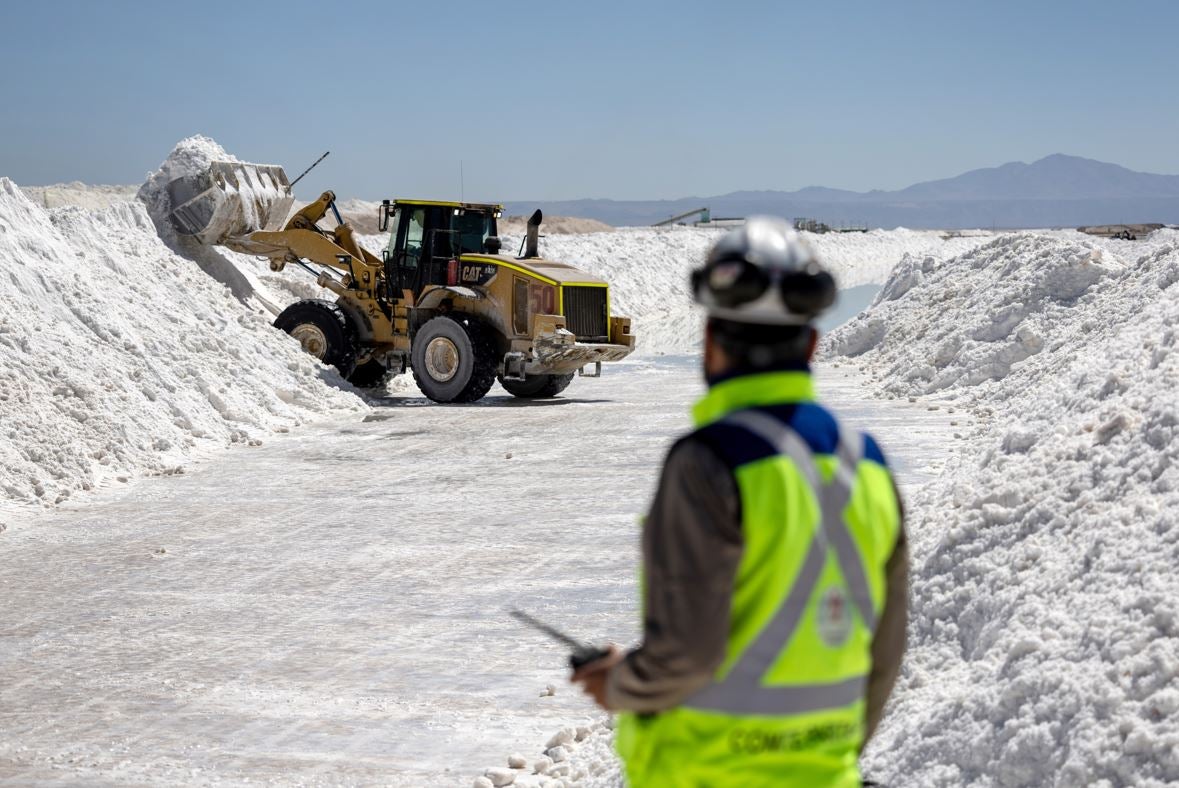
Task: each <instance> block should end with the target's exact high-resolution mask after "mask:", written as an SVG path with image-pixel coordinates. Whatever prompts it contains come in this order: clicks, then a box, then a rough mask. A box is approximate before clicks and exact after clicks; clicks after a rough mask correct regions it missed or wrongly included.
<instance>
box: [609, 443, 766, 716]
mask: <svg viewBox="0 0 1179 788" xmlns="http://www.w3.org/2000/svg"><path fill="white" fill-rule="evenodd" d="M742 547H743V544H742V537H741V502H740V494H739V493H738V491H737V483H736V481H735V480H734V479H733V475H732V472H730V471H729V469H728V468H727V467H726V466H725V464H724V463H723V462H722V461H721V460H720V458H719V457H717V456H716V454H715V453H714V452H713V451H712V449H710V448H709V447H708V446H707V445H706V444H704V443H703V442H701V441H699V440H696V439H693V438H691V437H689V438H685V439H684V440H681V441H680V442H679V443H677V444H676V445H675V446H674V447H672V450H671V452H670V453H669V454H668V456H667V460H666V462H665V463H664V465H663V475H662V477H661V479H660V481H659V489H658V491H657V492H656V495H655V501H654V502H653V503H652V505H651V511H650V513H649V514H648V515H647V520H646V522H645V524H644V526H643V570H644V574H645V588H644V592H643V611H644V613H643V643H642V645H641V646H639V647H638V648H637V649H635V650H634V651H631V652H630V653H629V654H628V655H627V656H626V659H625V660H623V661H622V662H621V663H619V664H618V665H617V666H616V667H615V668H614V669H613V670H612V671H611V672H610V676H609V679H608V682H607V690H606V701H607V704H608V705H609V706H610V707H611V708H613V709H617V710H628V711H637V712H654V711H662V710H664V709H670V708H672V707H674V706H677V705H679V704H680V703H681V702H682V701H683V700H684V699H685V698H687V697H688V696H689V695H691V694H692V693H693V692H695V691H696V690H697V689H699V688H701V687H703V686H704V685H705V684H707V683H708V682H709V680H710V679H711V678H712V675H713V673H715V671H716V669H717V668H718V667H720V665H721V663H722V662H724V659H725V647H726V643H727V642H728V636H729V611H730V609H731V606H732V604H731V598H732V593H733V579H734V577H735V576H736V574H737V565H738V563H739V562H740V560H741V552H742Z"/></svg>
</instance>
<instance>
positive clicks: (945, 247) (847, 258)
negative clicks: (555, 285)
mask: <svg viewBox="0 0 1179 788" xmlns="http://www.w3.org/2000/svg"><path fill="white" fill-rule="evenodd" d="M541 231H542V232H543V231H544V225H541ZM724 232H726V231H725V230H722V229H713V228H710V229H705V228H693V227H658V228H652V227H635V228H625V229H621V230H617V231H615V232H608V233H607V232H602V233H590V234H583V235H550V236H548V237H546V238H544V239H543V240H542V241H541V248H540V251H541V254H542V255H543V256H544V257H547V258H550V259H553V260H559V261H561V262H566V263H570V264H571V265H575V266H577V267H578V268H582V269H584V270H586V271H588V272H589V273H591V274H594V275H595V276H600V277H602V278H603V279H605V280H606V281H608V282H609V283H610V300H611V311H612V312H613V313H614V314H619V315H627V316H629V317H631V318H632V319H633V321H634V332H635V335H636V336H637V337H638V342H637V346H636V353H637V354H639V355H646V354H665V353H690V352H695V351H698V350H699V349H700V344H701V341H702V338H703V334H702V332H703V323H704V315H703V312H701V311H700V310H699V309H697V308H696V307H695V306H693V304H692V293H691V291H690V288H689V276H690V273H691V271H692V269H693V268H696V267H698V266H700V265H702V264H703V262H704V259H705V257H706V256H707V254H708V249H709V248H710V247H711V246H712V244H713V243H715V242H716V240H717V239H718V238H719V237H720V236H721V235H722V234H723V233H724ZM803 236H804V237H805V238H806V239H807V241H808V242H809V243H811V244H812V245H813V246H814V248H815V251H816V253H817V254H818V255H819V257H820V259H821V260H822V261H823V262H824V263H825V264H826V265H827V266H828V267H829V268H830V269H831V271H832V273H834V275H835V276H836V279H837V280H838V282H839V284H840V286H841V287H844V288H848V287H855V286H858V285H864V284H876V283H880V282H883V281H884V280H885V279H886V278H887V277H888V275H889V273H890V272H891V271H892V269H893V267H894V266H895V265H896V264H897V263H899V262H900V261H901V259H902V258H903V257H904V255H905V254H912V253H920V254H923V255H930V256H932V257H933V258H934V259H942V258H943V257H951V256H954V255H957V254H961V253H962V252H963V251H965V250H967V249H972V248H974V247H975V246H978V245H980V244H982V243H985V242H986V241H987V240H989V237H987V236H982V237H966V238H953V239H948V240H943V239H942V237H941V236H940V234H938V233H936V232H930V231H914V230H905V229H899V230H873V231H871V232H868V233H847V234H842V233H838V234H836V233H833V234H827V235H814V234H812V233H803ZM519 243H520V239H519V238H517V237H506V238H505V241H504V249H505V251H507V252H509V253H514V252H515V251H516V250H517V249H518V248H519Z"/></svg>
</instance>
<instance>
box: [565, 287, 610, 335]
mask: <svg viewBox="0 0 1179 788" xmlns="http://www.w3.org/2000/svg"><path fill="white" fill-rule="evenodd" d="M562 290H563V295H562V299H563V302H564V307H565V309H564V312H565V323H566V324H567V325H568V328H569V330H570V331H572V332H573V333H574V335H576V337H577V339H578V341H579V342H607V341H609V333H610V332H609V328H608V316H607V314H606V288H605V287H578V286H573V287H565V288H562Z"/></svg>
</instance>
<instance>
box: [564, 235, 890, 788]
mask: <svg viewBox="0 0 1179 788" xmlns="http://www.w3.org/2000/svg"><path fill="white" fill-rule="evenodd" d="M692 287H693V291H694V295H695V299H696V301H697V302H698V303H700V304H701V305H702V306H704V307H705V309H706V310H707V313H708V315H707V323H706V332H705V341H704V358H703V364H704V373H705V377H706V379H707V382H708V385H709V390H708V393H707V395H706V396H705V397H704V398H703V399H702V400H701V401H700V402H699V403H698V404H697V405H696V406H695V408H694V410H693V417H694V421H695V423H696V430H695V431H694V432H692V433H691V434H689V435H687V436H686V437H684V438H682V439H680V440H679V441H678V442H677V443H676V444H675V445H674V446H673V447H672V448H671V450H670V452H669V453H668V455H667V459H666V460H665V462H664V466H663V472H662V476H661V478H660V482H659V488H658V490H657V491H656V494H655V500H654V502H653V504H652V505H651V509H650V512H649V514H648V516H647V518H646V520H645V523H644V526H643V536H642V554H643V570H644V581H643V588H644V591H643V609H644V613H643V640H642V643H641V644H640V645H639V646H638V647H637V648H635V649H634V650H632V651H630V652H629V653H626V654H623V652H622V651H621V650H619V649H618V648H617V647H612V648H611V651H610V655H609V656H607V657H605V658H603V659H600V660H598V661H596V662H593V663H590V664H589V665H587V666H584V667H583V668H581V669H579V670H577V671H576V672H575V673H574V674H573V680H574V682H576V683H578V684H580V685H581V686H582V688H583V689H584V691H585V692H586V693H587V694H589V695H590V696H591V697H592V698H593V699H594V701H595V702H597V704H598V705H600V706H601V707H602V708H605V709H608V710H611V711H618V712H623V713H622V715H621V717H620V719H619V721H618V724H617V729H616V746H617V749H618V752H619V754H620V756H621V757H622V760H623V763H624V765H625V770H626V775H627V778H628V783H629V785H631V786H633V788H649V787H650V786H676V788H680V787H681V786H685V787H686V786H744V787H745V788H749V787H751V786H771V785H772V786H776V788H782V787H783V786H805V788H820V787H824V788H825V787H827V786H835V787H838V788H845V787H846V788H852V786H859V785H860V784H861V778H860V774H859V769H858V764H857V761H858V758H859V754H860V752H861V750H862V749H863V746H864V744H865V743H866V741H867V740H868V737H870V736H871V735H872V731H873V729H874V728H875V727H876V725H877V723H878V722H879V721H880V718H881V715H882V711H883V707H884V703H885V701H886V700H887V698H888V695H889V693H890V692H891V690H892V686H893V684H894V683H895V681H896V677H897V673H898V671H899V668H900V661H901V654H902V652H903V650H904V640H905V620H906V615H907V601H906V595H907V583H908V580H907V574H908V558H907V549H906V542H905V535H904V530H903V527H902V522H901V521H902V513H901V504H900V496H899V494H898V493H897V490H896V486H895V484H894V482H893V479H892V476H891V474H890V472H889V470H888V466H887V464H886V462H885V459H884V456H883V454H882V453H881V450H880V448H879V446H878V445H877V444H876V442H875V441H874V440H873V439H872V438H871V437H869V436H867V435H865V434H862V433H857V432H854V431H851V430H848V429H846V428H845V427H843V426H842V425H841V424H839V422H837V421H836V419H835V418H834V417H833V416H832V415H831V414H830V413H829V412H828V411H827V410H825V409H824V408H822V407H821V406H819V405H818V404H816V402H815V401H814V389H813V385H812V382H811V375H810V370H809V362H810V360H811V357H812V355H813V353H814V350H815V344H816V341H817V337H818V335H817V332H816V329H815V327H814V324H813V323H814V320H815V318H816V317H817V316H818V315H819V314H820V313H821V312H822V311H823V310H824V309H825V308H827V307H828V306H830V305H831V304H832V303H833V301H834V299H835V282H834V280H833V278H832V277H831V275H830V274H829V273H827V272H826V271H825V270H824V269H823V268H822V267H821V266H820V264H819V262H818V261H817V260H816V259H815V257H814V255H813V254H812V252H811V250H810V249H809V248H808V246H807V245H806V244H805V243H804V242H803V240H802V239H801V238H800V237H799V236H798V235H797V234H796V233H795V232H794V230H793V228H791V227H790V226H789V225H788V224H787V223H786V222H784V221H781V220H777V219H770V218H762V217H759V218H753V219H750V220H749V221H748V222H747V223H746V224H745V225H744V226H743V227H741V228H740V229H737V230H734V231H732V232H730V233H728V234H726V235H725V236H723V237H722V238H721V239H720V240H719V241H717V243H716V245H715V246H714V247H713V248H712V249H711V251H710V253H709V255H708V258H707V261H706V264H705V265H704V267H703V268H701V269H699V270H697V271H695V272H694V273H693V276H692Z"/></svg>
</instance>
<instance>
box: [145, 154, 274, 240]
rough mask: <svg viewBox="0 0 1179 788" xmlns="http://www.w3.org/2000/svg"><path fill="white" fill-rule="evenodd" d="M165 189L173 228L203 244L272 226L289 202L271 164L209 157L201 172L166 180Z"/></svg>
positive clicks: (271, 227) (272, 228)
mask: <svg viewBox="0 0 1179 788" xmlns="http://www.w3.org/2000/svg"><path fill="white" fill-rule="evenodd" d="M167 189H168V197H169V198H170V200H171V203H172V225H173V227H175V228H176V231H177V232H178V233H180V234H181V235H189V236H192V237H193V238H195V239H196V240H198V241H200V242H201V243H203V244H209V245H215V244H222V243H224V242H225V241H226V240H227V239H230V238H237V237H241V236H244V235H249V234H250V233H252V232H254V231H255V230H278V229H280V228H281V227H282V225H283V224H284V223H285V222H286V219H287V215H288V214H289V213H290V212H291V206H292V205H293V204H294V202H295V197H294V195H293V194H291V184H290V181H288V180H287V174H286V173H285V172H283V169H282V167H279V166H277V165H273V164H248V163H246V162H237V161H215V162H213V163H212V164H211V165H209V168H208V169H207V170H205V171H204V172H202V173H199V174H197V175H187V176H184V177H182V178H177V179H176V180H174V181H171V182H170V183H169V184H168V186H167Z"/></svg>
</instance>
